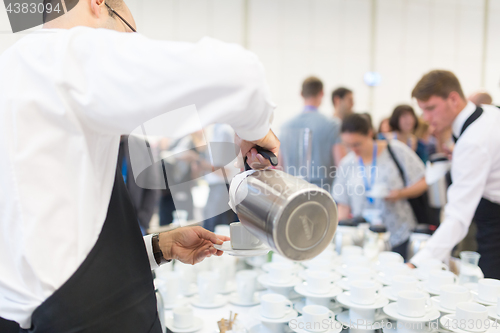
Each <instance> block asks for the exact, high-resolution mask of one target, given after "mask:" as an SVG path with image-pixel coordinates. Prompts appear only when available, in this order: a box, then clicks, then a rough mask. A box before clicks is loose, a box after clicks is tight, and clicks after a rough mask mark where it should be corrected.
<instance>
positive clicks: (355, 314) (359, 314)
mask: <svg viewBox="0 0 500 333" xmlns="http://www.w3.org/2000/svg"><path fill="white" fill-rule="evenodd" d="M376 312H377V311H376V309H360V308H350V309H349V319H350V320H351V322H352V323H358V322H359V323H368V322H370V323H373V322H374V321H375V314H376ZM358 320H359V321H358Z"/></svg>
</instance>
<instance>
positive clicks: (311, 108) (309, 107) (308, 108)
mask: <svg viewBox="0 0 500 333" xmlns="http://www.w3.org/2000/svg"><path fill="white" fill-rule="evenodd" d="M302 112H304V113H307V112H318V108H316V107H314V106H312V105H306V106H304V110H302Z"/></svg>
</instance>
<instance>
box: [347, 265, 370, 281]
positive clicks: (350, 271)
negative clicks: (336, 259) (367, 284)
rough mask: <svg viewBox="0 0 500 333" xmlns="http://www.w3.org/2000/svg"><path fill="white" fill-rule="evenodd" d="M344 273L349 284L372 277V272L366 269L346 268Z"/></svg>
mask: <svg viewBox="0 0 500 333" xmlns="http://www.w3.org/2000/svg"><path fill="white" fill-rule="evenodd" d="M345 271H346V276H347V280H349V282H352V281H356V280H370V279H372V277H373V271H372V270H371V269H369V268H366V267H356V266H355V267H348V268H346V270H345Z"/></svg>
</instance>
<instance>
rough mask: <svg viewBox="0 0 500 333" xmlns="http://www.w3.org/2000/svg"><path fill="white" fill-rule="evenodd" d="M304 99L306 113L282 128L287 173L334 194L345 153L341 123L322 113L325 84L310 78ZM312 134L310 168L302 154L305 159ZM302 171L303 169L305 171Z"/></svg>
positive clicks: (303, 93) (305, 82) (305, 81)
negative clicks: (335, 178)
mask: <svg viewBox="0 0 500 333" xmlns="http://www.w3.org/2000/svg"><path fill="white" fill-rule="evenodd" d="M301 96H302V98H303V99H304V107H303V109H302V112H301V113H300V114H299V115H297V116H295V117H294V118H292V119H290V120H289V121H287V122H286V123H285V124H284V125H283V126H282V128H281V135H280V138H281V151H282V153H283V157H282V158H283V162H284V166H285V171H286V172H288V173H290V174H292V175H295V176H301V177H303V178H305V179H307V180H308V181H310V182H311V183H313V184H315V185H318V186H319V187H323V188H325V189H326V190H330V189H331V186H332V182H333V178H334V175H335V166H336V165H338V163H339V162H340V160H341V159H342V157H344V155H345V152H344V149H343V146H342V144H341V141H340V121H339V120H338V119H331V118H329V117H327V116H325V115H323V114H321V113H320V112H319V111H318V108H319V106H320V105H321V102H322V100H323V96H324V92H323V82H321V80H320V79H318V78H316V77H313V76H311V77H309V78H307V79H305V80H304V82H303V83H302V91H301ZM306 130H307V131H310V133H312V142H311V156H310V158H311V161H310V163H311V164H310V165H304V163H305V162H306V161H300V160H299V159H300V156H299V150H301V151H302V153H303V156H302V157H303V158H305V154H307V152H306V150H307V149H306V148H304V147H303V146H302V144H303V143H307V141H305V140H307V139H304V135H305V134H304V131H306ZM301 168H302V169H301Z"/></svg>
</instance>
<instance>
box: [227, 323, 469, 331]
mask: <svg viewBox="0 0 500 333" xmlns="http://www.w3.org/2000/svg"><path fill="white" fill-rule="evenodd" d="M389 325H390V326H389ZM421 332H424V333H449V331H447V330H443V329H431V328H430V327H429V326H427V325H426V327H425V328H424V329H423V330H422V331H421ZM217 333H218V332H217ZM382 333H398V323H385V325H384V326H383V327H382ZM469 333H472V332H469Z"/></svg>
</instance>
